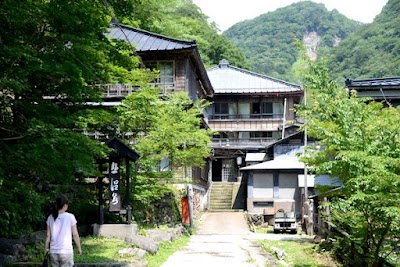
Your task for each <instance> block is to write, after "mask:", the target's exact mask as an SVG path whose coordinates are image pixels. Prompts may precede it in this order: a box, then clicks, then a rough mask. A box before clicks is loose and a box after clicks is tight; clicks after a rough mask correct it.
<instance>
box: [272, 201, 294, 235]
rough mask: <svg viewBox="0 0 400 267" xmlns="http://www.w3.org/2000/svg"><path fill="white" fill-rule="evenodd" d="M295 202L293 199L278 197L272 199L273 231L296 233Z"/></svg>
mask: <svg viewBox="0 0 400 267" xmlns="http://www.w3.org/2000/svg"><path fill="white" fill-rule="evenodd" d="M294 205H295V202H294V200H293V199H279V200H275V201H274V207H275V215H274V233H279V232H286V231H290V233H292V234H295V233H297V222H296V214H295V212H294V210H295V209H294Z"/></svg>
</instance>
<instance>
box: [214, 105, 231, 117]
mask: <svg viewBox="0 0 400 267" xmlns="http://www.w3.org/2000/svg"><path fill="white" fill-rule="evenodd" d="M214 113H215V115H228V114H229V105H228V103H214Z"/></svg>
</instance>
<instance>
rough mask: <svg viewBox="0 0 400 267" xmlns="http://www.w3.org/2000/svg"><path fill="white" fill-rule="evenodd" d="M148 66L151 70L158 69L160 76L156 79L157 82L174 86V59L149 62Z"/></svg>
mask: <svg viewBox="0 0 400 267" xmlns="http://www.w3.org/2000/svg"><path fill="white" fill-rule="evenodd" d="M146 67H147V68H148V69H151V70H158V71H159V72H160V76H159V77H158V78H156V79H155V81H154V83H155V84H161V85H171V86H174V76H175V75H174V62H173V61H157V62H147V63H146Z"/></svg>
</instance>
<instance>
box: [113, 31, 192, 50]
mask: <svg viewBox="0 0 400 267" xmlns="http://www.w3.org/2000/svg"><path fill="white" fill-rule="evenodd" d="M107 37H109V38H113V39H119V40H124V41H129V43H131V44H133V45H134V46H135V48H136V51H138V52H141V51H160V50H181V49H187V48H192V47H196V46H197V44H196V41H183V40H178V39H174V38H170V37H167V36H164V35H161V34H156V33H152V32H148V31H145V30H140V29H136V28H133V27H130V26H126V25H121V24H119V26H116V25H112V26H111V27H110V28H109V32H108V34H107Z"/></svg>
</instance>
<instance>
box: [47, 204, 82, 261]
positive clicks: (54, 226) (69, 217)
mask: <svg viewBox="0 0 400 267" xmlns="http://www.w3.org/2000/svg"><path fill="white" fill-rule="evenodd" d="M76 223H77V221H76V219H75V216H74V215H73V214H71V213H68V212H63V213H60V214H58V217H57V219H56V220H55V221H54V217H53V215H50V216H49V217H48V218H47V225H48V226H49V227H50V233H51V236H50V237H51V239H50V253H58V254H73V253H74V251H73V248H72V226H74V225H76Z"/></svg>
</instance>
